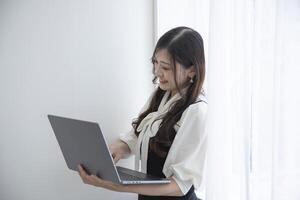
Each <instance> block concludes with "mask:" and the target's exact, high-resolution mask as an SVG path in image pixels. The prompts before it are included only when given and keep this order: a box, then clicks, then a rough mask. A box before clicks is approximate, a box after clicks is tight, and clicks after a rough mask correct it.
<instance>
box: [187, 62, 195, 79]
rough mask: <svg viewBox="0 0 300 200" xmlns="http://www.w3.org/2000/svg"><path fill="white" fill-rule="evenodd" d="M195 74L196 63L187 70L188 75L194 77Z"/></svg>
mask: <svg viewBox="0 0 300 200" xmlns="http://www.w3.org/2000/svg"><path fill="white" fill-rule="evenodd" d="M195 75H196V69H195V67H194V65H193V66H191V67H190V68H189V69H188V71H187V76H188V77H189V78H194V76H195Z"/></svg>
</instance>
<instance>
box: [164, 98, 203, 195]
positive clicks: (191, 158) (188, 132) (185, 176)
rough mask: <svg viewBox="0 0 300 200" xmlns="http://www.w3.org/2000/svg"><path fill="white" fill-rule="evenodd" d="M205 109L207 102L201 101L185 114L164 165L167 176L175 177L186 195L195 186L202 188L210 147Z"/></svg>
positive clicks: (191, 106) (190, 107)
mask: <svg viewBox="0 0 300 200" xmlns="http://www.w3.org/2000/svg"><path fill="white" fill-rule="evenodd" d="M206 112H207V104H206V103H205V102H198V103H195V104H192V105H190V106H189V107H188V108H187V110H186V111H185V112H184V113H183V114H182V117H181V119H180V121H179V122H178V126H179V128H178V130H177V134H176V136H175V138H174V141H173V144H172V146H171V148H170V150H169V153H168V157H167V159H166V162H165V165H164V168H163V173H164V174H165V176H166V177H173V179H174V180H175V181H176V183H177V184H178V186H179V187H180V189H181V191H182V193H183V194H186V193H187V192H188V191H189V189H190V188H191V186H192V185H194V186H195V188H199V187H200V185H201V183H202V181H203V177H204V167H205V160H206V148H207V147H206V145H207V144H206V143H207V141H206V138H207V136H206V135H207V134H206V132H205V121H206Z"/></svg>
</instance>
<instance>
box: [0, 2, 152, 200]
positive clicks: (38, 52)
mask: <svg viewBox="0 0 300 200" xmlns="http://www.w3.org/2000/svg"><path fill="white" fill-rule="evenodd" d="M152 11H153V5H152V1H149V0H143V1H141V0H126V1H121V0H119V1H115V0H114V1H106V0H95V1H92V0H88V1H78V0H76V1H71V0H69V1H68V0H63V1H58V0H57V1H33V0H32V1H29V0H28V1H21V0H20V1H9V0H6V1H3V0H2V1H0V164H1V167H0V168H1V169H0V199H1V200H12V199H13V200H21V199H22V200H35V199H36V200H40V199H44V200H47V199H49V200H50V199H59V200H67V199H72V200H76V199H134V198H136V196H135V195H132V194H131V195H130V194H120V193H115V192H110V191H106V190H103V189H99V188H93V187H91V186H87V185H84V184H83V183H82V182H81V180H80V178H79V176H78V174H77V173H75V172H73V171H70V170H68V169H67V166H66V164H65V162H64V159H63V157H62V154H61V152H60V149H59V147H58V144H57V142H56V139H55V137H54V134H53V132H52V130H51V128H50V125H49V122H48V121H47V117H46V116H47V114H48V113H52V114H57V115H63V116H69V117H73V118H79V119H84V120H92V121H97V122H99V123H100V125H101V126H102V130H103V131H104V133H105V135H106V136H107V138H108V141H109V142H112V141H113V140H114V139H116V138H117V136H118V134H120V133H121V132H124V131H127V130H129V129H130V123H131V119H132V118H134V117H136V114H137V112H138V111H139V109H140V107H141V106H142V105H143V103H144V101H145V100H146V98H147V97H148V95H149V92H150V90H151V82H150V81H151V78H152V77H151V64H150V62H149V61H150V57H151V54H152V49H153V12H152ZM121 164H122V165H126V166H129V167H132V166H133V160H132V158H131V159H129V160H126V161H123V162H121Z"/></svg>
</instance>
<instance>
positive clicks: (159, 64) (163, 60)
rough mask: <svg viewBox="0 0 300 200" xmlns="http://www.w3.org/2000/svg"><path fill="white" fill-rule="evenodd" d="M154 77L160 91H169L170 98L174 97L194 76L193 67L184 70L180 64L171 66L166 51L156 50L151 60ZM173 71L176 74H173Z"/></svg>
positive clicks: (176, 63) (169, 57)
mask: <svg viewBox="0 0 300 200" xmlns="http://www.w3.org/2000/svg"><path fill="white" fill-rule="evenodd" d="M153 64H154V72H155V76H156V77H157V78H158V80H159V87H160V89H162V90H165V91H170V92H171V96H174V95H175V94H176V93H177V92H178V90H177V87H176V83H175V74H176V82H177V84H178V87H179V89H180V90H181V89H182V88H184V87H185V86H187V85H188V84H190V79H191V78H193V77H194V76H195V72H194V67H190V68H188V69H185V68H184V67H183V66H182V65H181V64H180V63H178V62H175V63H174V64H175V66H172V62H171V56H170V54H169V53H168V51H167V50H166V49H161V50H158V51H157V52H156V54H155V56H154V58H153ZM174 70H176V72H175V73H174Z"/></svg>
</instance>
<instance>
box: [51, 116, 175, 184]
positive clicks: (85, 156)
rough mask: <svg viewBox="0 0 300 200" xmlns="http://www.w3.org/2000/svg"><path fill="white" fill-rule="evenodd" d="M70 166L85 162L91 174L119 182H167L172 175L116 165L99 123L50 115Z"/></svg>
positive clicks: (76, 168) (75, 168)
mask: <svg viewBox="0 0 300 200" xmlns="http://www.w3.org/2000/svg"><path fill="white" fill-rule="evenodd" d="M48 119H49V121H50V124H51V126H52V129H53V131H54V134H55V136H56V139H57V141H58V144H59V146H60V149H61V151H62V153H63V156H64V159H65V161H66V164H67V166H68V168H69V169H71V170H74V171H78V165H79V164H82V165H83V167H84V168H85V170H86V171H87V173H88V174H93V175H96V176H98V177H99V178H102V179H104V180H108V181H112V182H114V183H119V184H166V183H170V182H171V181H170V179H166V178H159V177H155V176H152V175H148V174H145V173H142V172H139V171H135V170H131V169H128V168H124V167H120V166H116V165H115V163H114V161H113V158H112V156H111V154H110V152H109V149H108V146H107V143H106V142H105V138H104V136H103V134H102V131H101V129H100V126H99V125H98V123H95V122H88V121H82V120H77V119H70V118H66V117H60V116H55V115H48Z"/></svg>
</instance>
